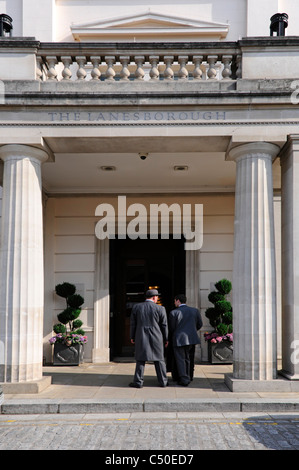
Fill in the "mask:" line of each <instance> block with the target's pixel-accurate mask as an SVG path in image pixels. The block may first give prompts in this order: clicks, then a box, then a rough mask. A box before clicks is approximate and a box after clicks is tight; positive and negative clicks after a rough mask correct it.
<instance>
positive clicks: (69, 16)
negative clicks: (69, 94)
mask: <svg viewBox="0 0 299 470" xmlns="http://www.w3.org/2000/svg"><path fill="white" fill-rule="evenodd" d="M149 9H151V11H153V12H155V13H162V14H166V15H168V14H170V12H171V15H174V16H178V17H183V18H192V19H195V20H204V21H214V22H220V23H229V25H230V28H229V34H228V36H227V38H226V39H225V40H227V41H237V40H238V39H239V38H241V37H245V36H269V25H270V17H271V16H272V15H274V14H275V13H278V12H280V13H282V12H285V13H287V14H288V15H289V27H288V29H287V35H288V36H292V35H293V36H296V35H298V28H297V25H298V21H299V4H298V2H296V1H294V0H263V2H262V8H261V2H260V0H226V1H225V2H224V1H223V0H210V1H208V0H186V1H185V2H183V1H182V0H161V1H160V2H148V1H146V0H138V1H137V0H136V1H135V2H134V1H133V2H125V1H122V0H121V1H120V0H110V1H109V2H107V1H104V0H56V1H55V0H42V1H41V0H0V10H1V13H7V14H9V15H10V16H11V17H12V18H13V26H14V31H13V35H14V36H33V37H36V39H38V40H40V41H73V38H72V35H71V31H70V25H71V24H72V23H74V24H82V23H89V22H90V23H92V22H95V21H97V20H104V19H110V18H117V17H120V16H126V15H130V14H136V13H144V12H145V11H148V10H149ZM33 12H34V13H33ZM190 12H192V14H191V13H190Z"/></svg>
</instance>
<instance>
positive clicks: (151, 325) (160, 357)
mask: <svg viewBox="0 0 299 470" xmlns="http://www.w3.org/2000/svg"><path fill="white" fill-rule="evenodd" d="M158 296H159V293H158V291H157V290H156V289H150V290H148V291H147V292H146V299H145V302H141V303H139V304H136V305H134V306H133V308H132V313H131V322H130V337H131V343H132V344H135V359H136V368H135V375H134V381H133V382H131V383H130V384H129V385H130V387H135V388H142V387H143V381H144V367H145V362H146V361H152V362H154V364H155V369H156V374H157V378H158V382H159V384H160V386H161V387H166V386H167V385H168V380H167V375H166V364H165V360H164V346H165V347H167V345H168V325H167V316H166V311H165V308H164V307H162V306H161V305H157V301H158Z"/></svg>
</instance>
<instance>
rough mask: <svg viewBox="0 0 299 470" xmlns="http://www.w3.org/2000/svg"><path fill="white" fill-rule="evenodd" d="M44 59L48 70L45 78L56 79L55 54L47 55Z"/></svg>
mask: <svg viewBox="0 0 299 470" xmlns="http://www.w3.org/2000/svg"><path fill="white" fill-rule="evenodd" d="M46 60H47V62H48V67H49V68H48V72H47V78H48V80H57V72H56V69H55V65H56V64H57V57H56V56H52V55H51V56H47V57H46Z"/></svg>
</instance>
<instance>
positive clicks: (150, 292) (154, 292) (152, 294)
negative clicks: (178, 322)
mask: <svg viewBox="0 0 299 470" xmlns="http://www.w3.org/2000/svg"><path fill="white" fill-rule="evenodd" d="M156 295H160V294H159V292H158V291H157V290H156V289H149V290H147V291H146V293H145V296H146V298H149V297H155V296H156Z"/></svg>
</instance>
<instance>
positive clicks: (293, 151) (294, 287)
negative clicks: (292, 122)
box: [280, 136, 299, 380]
mask: <svg viewBox="0 0 299 470" xmlns="http://www.w3.org/2000/svg"><path fill="white" fill-rule="evenodd" d="M280 157H281V183H282V186H281V190H282V191H281V203H282V211H281V226H282V373H283V375H285V376H286V377H288V378H289V379H293V380H294V379H297V380H298V379H299V282H298V279H299V199H298V187H299V136H290V138H289V141H288V142H287V144H286V146H285V147H284V149H283V151H282V153H281V155H280Z"/></svg>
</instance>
